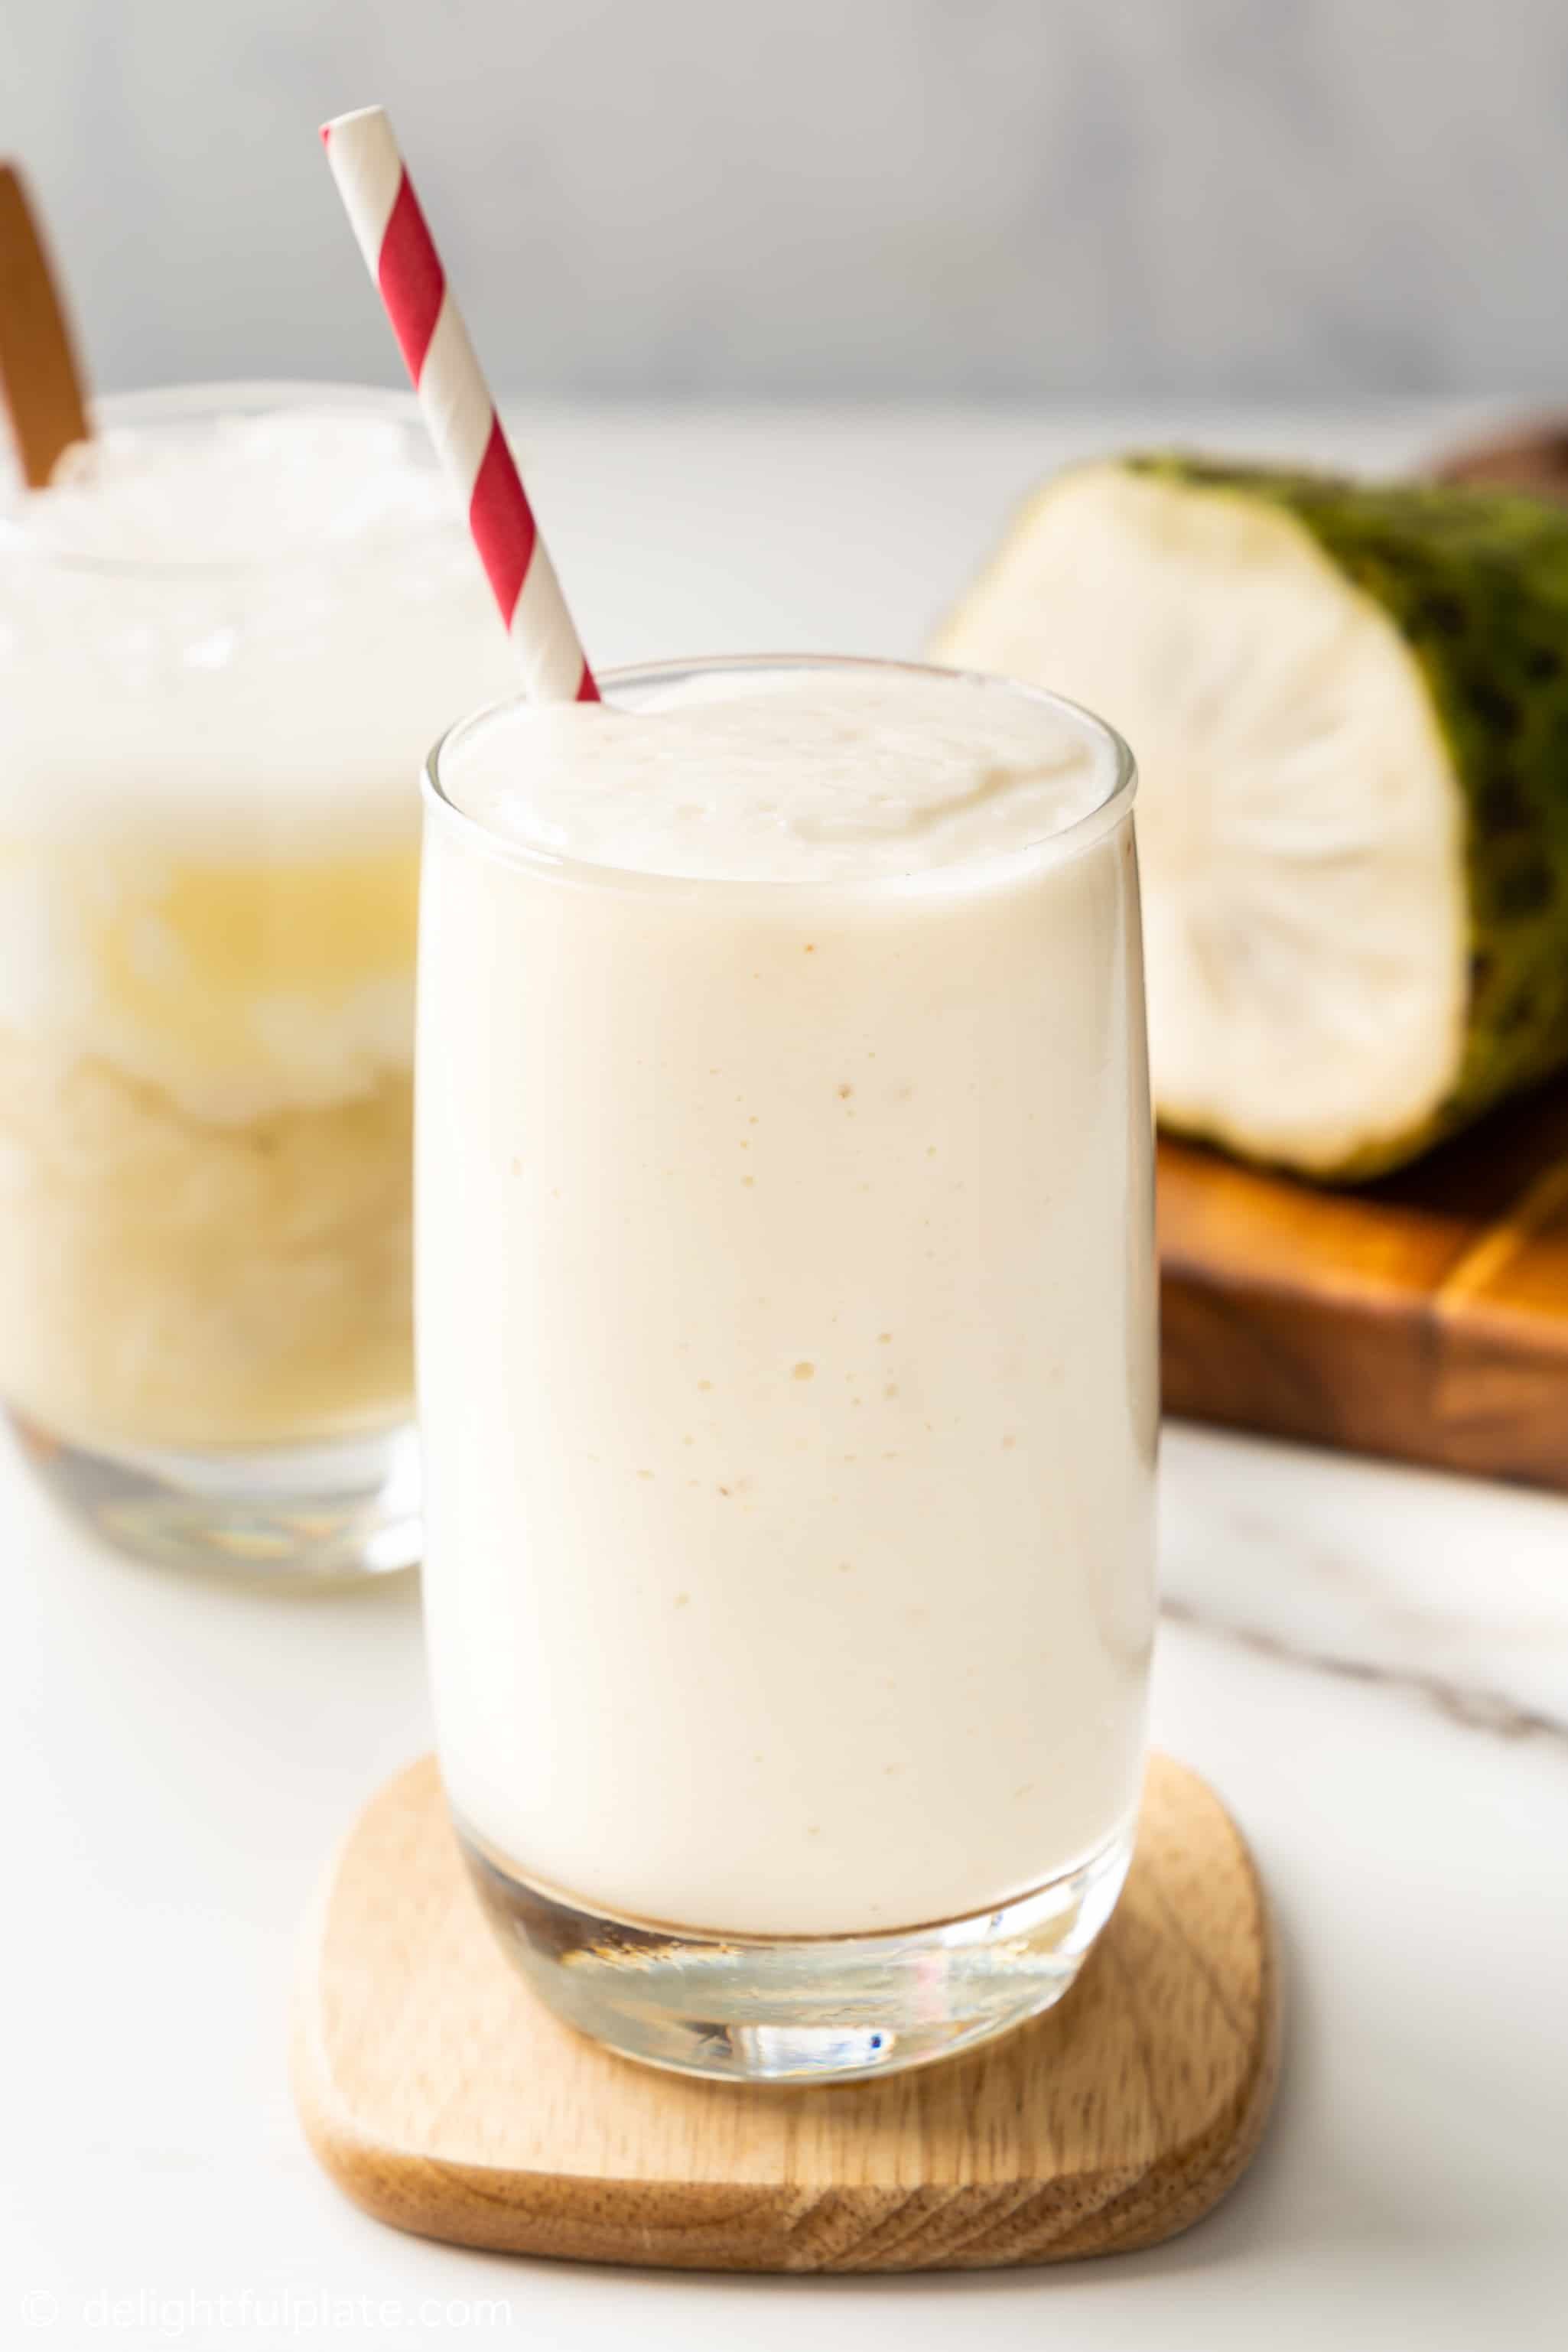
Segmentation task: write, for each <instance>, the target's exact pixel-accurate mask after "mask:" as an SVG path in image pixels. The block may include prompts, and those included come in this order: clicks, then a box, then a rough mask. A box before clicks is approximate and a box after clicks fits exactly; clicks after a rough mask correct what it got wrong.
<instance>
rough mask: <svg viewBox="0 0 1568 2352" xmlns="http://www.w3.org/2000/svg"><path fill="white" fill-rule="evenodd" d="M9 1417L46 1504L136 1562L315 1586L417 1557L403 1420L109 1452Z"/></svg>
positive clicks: (414, 1467)
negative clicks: (211, 1445)
mask: <svg viewBox="0 0 1568 2352" xmlns="http://www.w3.org/2000/svg"><path fill="white" fill-rule="evenodd" d="M10 1419H11V1425H12V1427H13V1429H14V1430H15V1431H16V1435H17V1437H18V1439H19V1440H20V1442H21V1445H22V1449H23V1451H24V1453H25V1454H26V1457H27V1459H28V1461H29V1462H30V1463H31V1464H32V1465H33V1468H34V1469H35V1470H36V1471H37V1475H38V1476H39V1477H40V1478H41V1479H42V1480H43V1482H44V1484H45V1486H47V1487H48V1489H49V1490H50V1492H51V1493H52V1494H53V1495H54V1496H55V1497H56V1499H57V1501H58V1502H59V1503H61V1504H63V1505H64V1507H65V1508H66V1509H67V1510H68V1512H69V1513H70V1514H71V1516H72V1517H74V1518H77V1519H81V1520H85V1521H86V1522H87V1524H88V1525H89V1527H90V1528H92V1529H93V1530H94V1532H95V1533H96V1534H98V1535H100V1536H101V1537H103V1538H105V1539H106V1540H107V1541H108V1542H110V1543H111V1544H113V1545H115V1546H116V1548H117V1549H119V1550H121V1551H124V1552H130V1553H132V1555H133V1556H134V1557H135V1558H136V1559H150V1560H156V1561H157V1562H159V1563H160V1565H162V1566H163V1567H168V1568H194V1569H200V1570H205V1571H207V1572H208V1573H212V1574H217V1575H220V1576H226V1577H229V1578H233V1579H240V1580H245V1581H246V1582H248V1583H252V1584H267V1585H277V1586H299V1587H325V1588H330V1587H336V1586H340V1585H343V1584H352V1583H357V1582H359V1581H360V1580H362V1579H363V1578H365V1577H371V1576H388V1575H393V1574H395V1573H396V1572H397V1571H398V1570H400V1569H406V1568H413V1567H416V1565H417V1564H418V1560H419V1556H420V1547H421V1538H422V1528H421V1523H420V1516H419V1499H420V1490H419V1456H418V1443H417V1440H416V1436H415V1433H414V1431H413V1429H412V1428H411V1427H408V1426H399V1427H398V1428H395V1429H391V1430H381V1431H377V1432H376V1433H374V1434H372V1435H369V1436H364V1437H342V1438H334V1439H331V1441H329V1442H328V1443H325V1444H316V1445H294V1446H248V1447H236V1448H233V1449H232V1450H230V1451H228V1452H220V1451H217V1450H210V1451H209V1450H205V1449H204V1450H202V1451H200V1452H193V1453H189V1454H181V1453H163V1452H147V1453H126V1454H98V1453H94V1452H89V1450H88V1449H87V1448H85V1447H83V1446H78V1445H70V1444H67V1443H65V1441H64V1440H63V1439H58V1438H55V1437H52V1436H51V1435H50V1434H49V1433H48V1431H47V1430H46V1429H41V1428H39V1426H38V1425H37V1423H36V1422H31V1421H28V1420H26V1418H25V1417H24V1416H23V1415H22V1414H20V1413H17V1412H13V1413H12V1414H11V1416H10Z"/></svg>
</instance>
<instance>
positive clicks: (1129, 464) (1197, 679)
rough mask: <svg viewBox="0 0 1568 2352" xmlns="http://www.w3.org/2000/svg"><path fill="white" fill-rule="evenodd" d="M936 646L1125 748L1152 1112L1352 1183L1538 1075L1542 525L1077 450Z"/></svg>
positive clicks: (1560, 577) (1565, 771)
mask: <svg viewBox="0 0 1568 2352" xmlns="http://www.w3.org/2000/svg"><path fill="white" fill-rule="evenodd" d="M932 655H933V657H934V658H935V659H937V660H939V661H943V662H948V663H952V664H953V665H954V666H956V667H961V668H967V669H984V670H993V671H1000V672H1003V673H1005V674H1006V675H1009V676H1012V677H1021V678H1024V679H1026V680H1028V681H1030V682H1032V683H1034V684H1037V685H1042V686H1048V687H1052V688H1056V689H1057V690H1058V692H1060V693H1062V694H1065V695H1068V696H1070V697H1071V698H1073V699H1075V700H1077V701H1079V702H1082V703H1086V704H1087V705H1088V706H1089V709H1092V710H1096V711H1098V712H1100V715H1101V716H1102V717H1104V718H1106V719H1110V722H1111V723H1112V725H1113V726H1115V727H1117V728H1118V729H1119V730H1121V733H1122V734H1123V735H1125V736H1126V738H1127V740H1128V741H1129V742H1130V743H1131V746H1132V750H1133V752H1134V754H1135V756H1136V758H1137V761H1138V764H1139V768H1140V771H1141V774H1142V789H1141V793H1140V798H1139V803H1138V831H1139V842H1140V849H1141V855H1142V871H1143V883H1144V936H1145V945H1146V950H1147V958H1148V977H1149V1016H1150V1043H1151V1053H1152V1066H1153V1076H1154V1094H1155V1102H1156V1107H1157V1108H1158V1110H1159V1113H1160V1117H1161V1118H1162V1121H1163V1124H1164V1125H1165V1126H1166V1127H1167V1128H1170V1129H1174V1130H1177V1131H1181V1132H1185V1133H1189V1134H1193V1135H1198V1136H1205V1137H1208V1138H1210V1139H1213V1140H1215V1141H1216V1142H1220V1143H1223V1144H1225V1145H1226V1146H1228V1147H1229V1148H1230V1149H1232V1150H1237V1151H1239V1152H1242V1153H1243V1154H1245V1155H1247V1156H1248V1157H1250V1158H1254V1159H1258V1160H1269V1161H1274V1162H1277V1163H1279V1164H1282V1165H1284V1166H1287V1167H1290V1168H1293V1169H1297V1170H1299V1171H1302V1172H1304V1173H1307V1174H1310V1175H1312V1176H1315V1177H1319V1178H1322V1179H1331V1180H1336V1181H1352V1180H1356V1179H1360V1178H1363V1177H1369V1176H1373V1175H1377V1174H1381V1173H1382V1172H1384V1171H1386V1170H1388V1169H1390V1168H1393V1167H1395V1166H1397V1165H1398V1164H1399V1163H1400V1162H1401V1161H1403V1160H1408V1159H1411V1158H1413V1157H1414V1156H1415V1153H1417V1152H1418V1151H1420V1150H1424V1149H1425V1148H1426V1146H1427V1145H1428V1144H1429V1143H1431V1142H1433V1141H1435V1140H1436V1139H1437V1138H1438V1137H1439V1136H1442V1135H1445V1134H1447V1133H1448V1132H1449V1131H1451V1130H1452V1129H1455V1128H1457V1127H1459V1126H1461V1125H1463V1124H1464V1123H1465V1122H1466V1121H1468V1120H1469V1119H1471V1118H1475V1117H1476V1116H1477V1114H1478V1113H1479V1112H1480V1111H1482V1110H1484V1109H1485V1108H1487V1107H1488V1105H1489V1104H1490V1103H1493V1102H1495V1101H1497V1100H1498V1099H1499V1098H1500V1097H1502V1096H1504V1095H1506V1094H1509V1093H1510V1092H1512V1091H1514V1090H1515V1089H1517V1088H1519V1087H1524V1086H1526V1085H1529V1084H1531V1082H1532V1081H1534V1080H1536V1079H1539V1078H1541V1077H1542V1076H1545V1075H1546V1074H1547V1073H1548V1072H1550V1071H1552V1070H1553V1069H1555V1068H1557V1067H1558V1066H1561V1065H1563V1064H1564V1063H1568V511H1564V510H1563V509H1558V508H1552V507H1549V506H1546V505H1543V504H1538V503H1536V502H1535V501H1534V500H1532V499H1525V498H1521V497H1517V496H1510V495H1505V494H1500V493H1497V492H1489V491H1481V490H1475V489H1469V488H1455V487H1450V486H1447V485H1433V484H1405V483H1398V484H1388V485H1373V484H1367V483H1357V482H1349V481H1342V480H1338V479H1334V478H1327V477H1321V476H1312V475H1308V474H1300V473H1284V472H1274V471H1269V470H1265V469H1261V468H1256V467H1240V466H1225V465H1215V464H1211V463H1208V462H1205V461H1201V460H1197V459H1192V458H1184V457H1132V458H1127V459H1123V460H1120V461H1117V462H1114V463H1108V464H1095V465H1089V466H1083V467H1076V468H1074V469H1073V470H1071V471H1069V472H1068V473H1066V474H1063V475H1061V476H1059V477H1058V478H1057V479H1056V480H1054V481H1052V482H1049V483H1047V485H1046V487H1045V488H1043V489H1042V490H1041V491H1039V492H1038V493H1037V496H1036V497H1035V498H1034V499H1032V500H1031V501H1030V503H1029V504H1028V505H1027V506H1026V509H1024V511H1023V513H1022V514H1021V515H1020V516H1019V517H1018V519H1017V520H1016V522H1015V524H1014V525H1013V527H1012V530H1010V532H1009V533H1008V535H1007V537H1006V538H1005V541H1004V542H1003V544H1002V546H1001V548H1000V550H999V551H998V552H997V554H996V555H995V556H994V559H993V561H992V562H991V563H990V565H989V567H988V568H987V569H986V571H985V572H984V573H983V574H982V576H981V578H980V579H979V581H978V582H977V583H975V585H974V587H973V589H972V590H971V591H970V593H969V594H968V595H967V596H966V597H965V599H964V600H963V603H962V604H960V605H959V607H958V609H957V611H956V612H955V613H954V614H952V618H951V619H950V620H949V621H948V622H947V624H946V625H945V626H944V627H943V628H942V631H941V632H940V634H939V635H938V637H937V639H936V641H935V644H934V646H933V647H932Z"/></svg>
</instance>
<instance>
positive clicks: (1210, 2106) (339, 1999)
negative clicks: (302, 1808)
mask: <svg viewBox="0 0 1568 2352" xmlns="http://www.w3.org/2000/svg"><path fill="white" fill-rule="evenodd" d="M1278 2066H1279V1998H1278V1970H1277V1968H1276V1965H1275V1957H1274V1947H1273V1936H1272V1930H1271V1927H1270V1923H1269V1918H1268V1906H1267V1903H1266V1901H1265V1898H1264V1895H1263V1890H1262V1887H1261V1885H1260V1884H1259V1881H1258V1874H1257V1871H1256V1869H1255V1868H1254V1865H1253V1863H1252V1859H1251V1856H1250V1855H1249V1854H1248V1853H1247V1847H1246V1845H1245V1844H1244V1843H1243V1841H1242V1838H1241V1835H1240V1832H1238V1831H1237V1827H1236V1825H1235V1823H1234V1822H1232V1821H1231V1819H1230V1817H1229V1815H1228V1814H1227V1813H1226V1811H1225V1809H1224V1807H1223V1806H1222V1805H1221V1804H1220V1802H1219V1801H1218V1799H1217V1798H1216V1797H1215V1795H1214V1793H1213V1791H1212V1790H1209V1789H1208V1788H1207V1787H1206V1786H1205V1783H1204V1782H1203V1781H1202V1780H1199V1779H1198V1778H1197V1776H1196V1774H1195V1773H1193V1772H1190V1771H1188V1770H1186V1769H1184V1767H1183V1766H1181V1765H1179V1764H1175V1763H1173V1762H1172V1761H1171V1760H1170V1759H1168V1758H1166V1757H1155V1758H1154V1759H1152V1762H1151V1766H1150V1771H1149V1778H1148V1782H1147V1785H1146V1788H1145V1791H1144V1800H1143V1809H1142V1815H1141V1818H1140V1823H1139V1835H1138V1848H1137V1853H1136V1855H1135V1857H1134V1860H1133V1864H1132V1868H1131V1873H1130V1874H1129V1876H1128V1880H1127V1885H1126V1888H1125V1890H1124V1892H1123V1894H1122V1896H1121V1902H1120V1904H1119V1905H1118V1906H1117V1909H1116V1912H1115V1914H1114V1916H1113V1917H1112V1919H1111V1921H1110V1926H1109V1927H1107V1928H1106V1930H1105V1933H1104V1935H1103V1936H1102V1937H1101V1938H1100V1943H1099V1945H1098V1946H1097V1947H1096V1948H1095V1950H1094V1952H1093V1953H1092V1954H1091V1955H1090V1958H1089V1961H1088V1962H1087V1964H1086V1966H1085V1968H1084V1971H1083V1974H1082V1976H1081V1977H1080V1978H1079V1982H1078V1983H1077V1984H1076V1985H1075V1986H1074V1988H1073V1990H1071V1992H1069V1993H1068V1996H1067V1998H1066V1999H1065V2000H1063V2001H1062V2002H1061V2003H1060V2005H1059V2006H1058V2008H1056V2009H1054V2010H1052V2011H1048V2012H1047V2014H1046V2015H1045V2016H1043V2017H1040V2018H1037V2019H1036V2020H1035V2021H1033V2022H1032V2023H1031V2024H1028V2025H1026V2026H1024V2027H1022V2028H1020V2029H1019V2030H1018V2031H1016V2032H1013V2033H1010V2034H1006V2035H1005V2036H1003V2037H1002V2038H1001V2039H1000V2040H998V2041H996V2042H990V2043H988V2044H986V2045H985V2046H984V2048H982V2049H980V2050H977V2051H975V2052H973V2053H971V2054H970V2055H968V2056H966V2057H960V2058H954V2059H952V2060H951V2061H949V2062H947V2063H944V2064H939V2065H935V2066H930V2067H924V2068H920V2069H917V2070H915V2071H912V2072H910V2073H909V2074H895V2075H890V2076H889V2077H888V2078H887V2079H886V2080H884V2081H880V2082H877V2081H873V2082H863V2083H853V2084H841V2085H837V2086H835V2087H818V2086H816V2085H813V2086H811V2087H809V2088H806V2089H802V2090H782V2089H752V2088H750V2087H742V2086H736V2085H731V2084H713V2083H702V2082H696V2081H691V2080H688V2079H686V2078H683V2077H680V2076H678V2075H671V2074H656V2073H654V2072H652V2071H651V2070H648V2069H647V2068H644V2067H640V2066H635V2065H632V2064H630V2063H627V2062H626V2060H624V2059H619V2058H616V2057H612V2056H611V2055H610V2054H609V2053H607V2052H605V2051H604V2050H601V2049H599V2048H598V2047H597V2046H596V2045H595V2044H594V2043H592V2042H586V2041H584V2039H582V2037H581V2036H579V2035H577V2034H575V2033H574V2032H571V2031H570V2029H569V2028H567V2027H566V2026H563V2025H562V2024H560V2023H559V2022H558V2021H556V2020H555V2018H553V2017H552V2015H551V2013H550V2012H549V2011H547V2010H546V2009H545V2008H544V2007H543V2006H542V2004H541V2003H540V2002H539V2001H538V2000H536V1999H535V1998H534V1996H533V1995H532V1994H531V1992H530V1991H529V1990H528V1989H527V1987H526V1986H525V1985H524V1984H523V1982H522V1980H521V1977H519V1976H518V1975H517V1973H516V1972H515V1970H514V1969H513V1968H512V1967H511V1965H510V1962H509V1961H508V1960H507V1959H506V1958H504V1956H503V1954H502V1952H501V1950H500V1946H499V1945H498V1943H497V1942H496V1940H495V1937H493V1935H492V1933H491V1931H490V1929H489V1926H488V1925H487V1923H486V1921H485V1918H484V1916H483V1914H482V1913H481V1911H480V1909H479V1902H478V1898H477V1897H476V1896H475V1895H474V1894H473V1892H472V1891H471V1889H470V1887H469V1885H468V1879H467V1876H466V1874H465V1872H464V1868H463V1864H462V1861H461V1859H460V1857H459V1854H458V1849H457V1845H456V1843H455V1842H454V1840H453V1837H452V1833H451V1831H450V1829H449V1828H448V1826H447V1815H446V1810H445V1806H444V1804H443V1801H442V1795H441V1788H440V1782H439V1780H438V1779H437V1772H436V1766H435V1762H434V1759H430V1758H426V1759H425V1760H424V1761H423V1762H421V1763H418V1764H416V1765H414V1766H412V1767H411V1768H410V1769H408V1770H407V1771H405V1772H404V1773H402V1774H400V1775H399V1777H398V1778H397V1779H396V1780H393V1781H391V1782H390V1783H389V1784H388V1785H387V1786H386V1787H385V1788H384V1789H383V1790H381V1791H380V1793H379V1794H378V1795H377V1796H376V1797H374V1799H373V1800H372V1801H371V1803H370V1804H369V1805H368V1806H367V1807H366V1809H365V1811H363V1813H362V1814H361V1816H360V1818H359V1820H358V1822H356V1823H355V1825H354V1827H353V1831H352V1832H351V1833H350V1835H349V1838H348V1840H347V1843H345V1845H344V1846H343V1848H342V1852H341V1853H340V1854H339V1856H338V1858H337V1861H336V1863H335V1864H334V1865H333V1867H332V1871H331V1877H330V1879H329V1882H328V1884H327V1885H326V1886H325V1888H324V1889H323V1892H322V1895H321V1903H320V1906H319V1908H318V1911H317V1913H316V1915H315V1916H314V1917H313V1919H312V1922H311V1925H310V1934H309V1937H308V1941H307V1951H306V1957H305V1965H304V1969H303V1972H302V1976H301V1980H300V1989H299V1996H298V2006H297V2011H296V2023H295V2037H294V2080H295V2090H296V2096H297V2099H298V2102H299V2107H300V2116H301V2119H302V2121H303V2123H304V2126H305V2131H306V2134H307V2137H309V2139H310V2145H311V2147H312V2148H313V2149H314V2151H315V2153H316V2155H317V2156H318V2157H319V2158H320V2159H321V2163H322V2164H323V2165H324V2166H325V2168H326V2169H327V2171H328V2172H329V2173H330V2174H331V2177H332V2179H334V2180H335V2181H336V2182H337V2183H338V2185H339V2187H340V2188H342V2189H343V2190H345V2191H346V2193H347V2194H348V2195H349V2196H350V2197H352V2198H353V2200H354V2202H355V2203H356V2204H358V2205H360V2206H363V2209H364V2210H365V2211H366V2212H368V2213H372V2214H374V2215H375V2216H376V2218H377V2219H378V2220H380V2221H389V2222H391V2223H393V2224H394V2225H395V2227H396V2228H398V2229H402V2230H412V2231H416V2232H418V2233H419V2234H421V2235H423V2236H426V2237H433V2238H445V2239H449V2240H452V2241H454V2242H456V2243H458V2244H460V2245H468V2246H484V2247H489V2248H492V2249H500V2250H503V2251H508V2252H517V2253H529V2254H553V2255H563V2256H570V2257H574V2258H576V2259H578V2260H584V2261H591V2262H606V2263H653V2264H659V2265H664V2266H667V2267H668V2268H672V2269H681V2270H735V2271H803V2272H804V2271H838V2272H857V2271H858V2272H865V2271H909V2270H971V2269H973V2270H979V2269H986V2268H989V2267H992V2266H994V2265H997V2264H1001V2263H1048V2262H1064V2261H1068V2260H1069V2259H1071V2258H1073V2257H1075V2256H1079V2255H1085V2254H1104V2253H1111V2252H1124V2251H1128V2250H1131V2249H1132V2248H1134V2247H1139V2246H1150V2245H1153V2244H1155V2243H1157V2242H1159V2241H1160V2240H1161V2239H1162V2238H1168V2237H1171V2236H1173V2234H1174V2232H1175V2231H1178V2230H1184V2229H1186V2228H1188V2227H1189V2226H1190V2224H1191V2223H1193V2222H1194V2221H1198V2220H1200V2219H1201V2218H1202V2216H1203V2215H1204V2214H1205V2213H1207V2212H1208V2211H1209V2210H1210V2209H1211V2208H1212V2207H1213V2206H1214V2205H1215V2204H1216V2203H1217V2202H1218V2200H1219V2199H1220V2198H1221V2197H1223V2196H1224V2194H1225V2192H1226V2189H1228V2188H1229V2187H1230V2186H1231V2184H1232V2183H1233V2182H1234V2181H1235V2180H1236V2179H1237V2176H1238V2175H1239V2174H1240V2172H1241V2171H1242V2169H1243V2168H1244V2166H1245V2165H1246V2164H1247V2159H1248V2158H1249V2157H1250V2156H1251V2155H1252V2153H1253V2150H1254V2149H1255V2147H1257V2145H1258V2139H1259V2137H1260V2136H1261V2133H1262V2130H1263V2126H1264V2123H1265V2120H1266V2118H1267V2116H1268V2107H1269V2104H1270V2101H1271V2099H1272V2096H1273V2091H1274V2084H1275V2080H1276V2075H1277V2073H1278Z"/></svg>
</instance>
